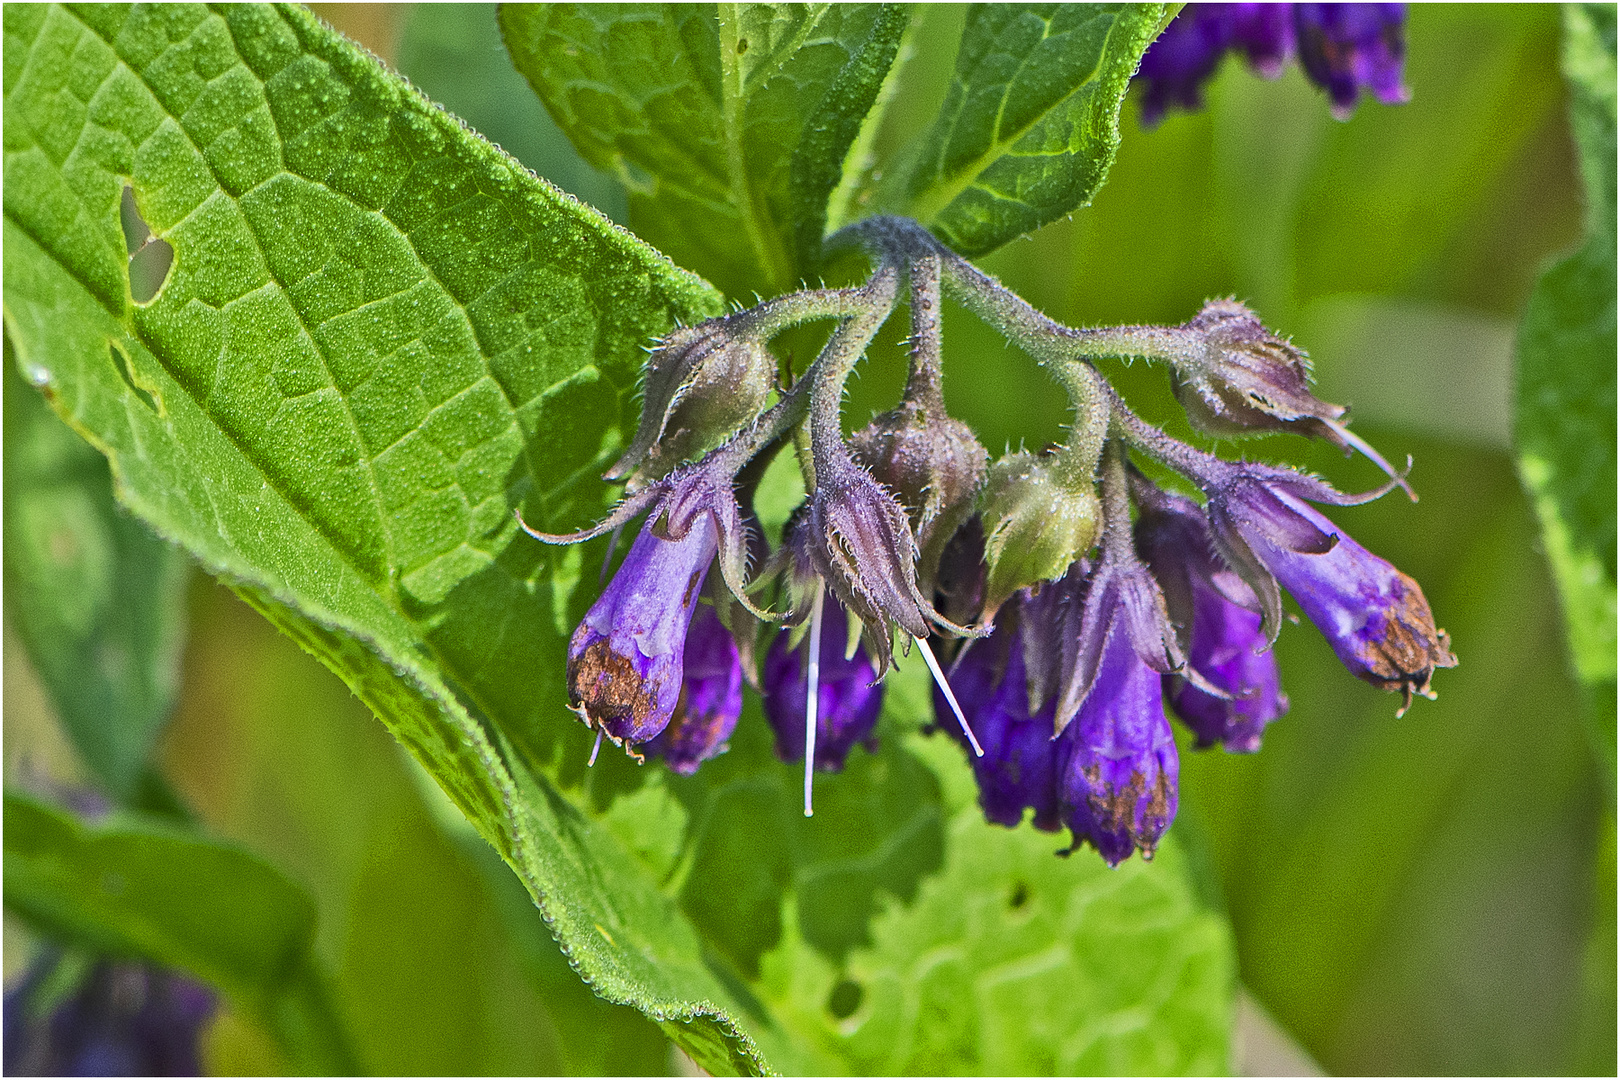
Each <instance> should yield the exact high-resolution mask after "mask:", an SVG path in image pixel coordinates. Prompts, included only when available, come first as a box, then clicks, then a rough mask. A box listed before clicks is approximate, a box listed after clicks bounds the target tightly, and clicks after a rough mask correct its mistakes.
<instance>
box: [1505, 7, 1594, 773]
mask: <svg viewBox="0 0 1620 1080" xmlns="http://www.w3.org/2000/svg"><path fill="white" fill-rule="evenodd" d="M1564 73H1565V77H1566V78H1567V79H1568V81H1569V85H1570V91H1571V116H1570V119H1571V125H1572V126H1573V128H1574V131H1575V138H1576V144H1577V147H1578V149H1579V152H1580V160H1581V172H1582V176H1583V179H1584V181H1585V186H1586V197H1587V238H1586V241H1585V243H1584V244H1582V246H1581V247H1580V249H1579V250H1577V251H1575V252H1574V253H1573V254H1571V255H1569V256H1567V257H1565V258H1564V259H1562V260H1561V261H1559V262H1558V263H1557V264H1556V265H1554V266H1552V267H1551V268H1549V269H1548V270H1547V272H1546V273H1545V274H1544V275H1542V278H1541V280H1540V281H1539V282H1538V283H1537V285H1536V289H1535V292H1534V293H1533V294H1532V295H1531V298H1530V305H1529V307H1528V309H1527V310H1526V311H1525V316H1524V322H1523V323H1522V324H1521V325H1520V328H1519V344H1518V387H1517V395H1516V397H1517V402H1516V418H1515V428H1516V432H1515V433H1516V436H1517V442H1518V449H1519V471H1520V474H1521V476H1522V477H1523V478H1524V482H1525V487H1526V488H1527V489H1528V490H1529V492H1530V495H1531V497H1532V498H1533V499H1534V500H1535V504H1536V511H1537V515H1538V516H1539V517H1540V519H1541V527H1542V539H1543V541H1544V543H1545V545H1546V549H1547V557H1548V561H1549V562H1550V563H1551V565H1552V570H1553V578H1554V580H1555V581H1556V582H1557V583H1558V592H1559V597H1560V599H1561V600H1562V602H1563V609H1564V624H1565V627H1566V629H1567V631H1568V637H1569V645H1570V652H1571V654H1572V656H1573V659H1574V663H1575V671H1576V674H1577V676H1578V677H1579V678H1580V680H1581V682H1582V683H1583V684H1585V685H1586V686H1587V687H1588V688H1589V691H1590V694H1591V699H1592V703H1593V706H1594V707H1593V709H1592V710H1591V711H1592V720H1593V740H1594V744H1595V746H1596V747H1597V750H1598V753H1599V756H1600V757H1601V758H1602V759H1603V760H1604V763H1605V766H1606V768H1607V770H1608V777H1609V784H1610V789H1611V790H1612V789H1613V785H1614V768H1615V719H1614V693H1615V650H1616V638H1615V483H1616V480H1615V475H1616V474H1615V350H1616V337H1615V13H1614V7H1613V6H1612V5H1604V4H1593V5H1571V6H1570V7H1568V8H1566V9H1565V43H1564Z"/></svg>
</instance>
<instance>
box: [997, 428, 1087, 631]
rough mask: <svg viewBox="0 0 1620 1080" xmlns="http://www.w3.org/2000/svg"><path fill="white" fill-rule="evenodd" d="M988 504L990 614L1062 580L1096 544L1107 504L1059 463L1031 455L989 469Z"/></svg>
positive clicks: (1014, 457) (1012, 457)
mask: <svg viewBox="0 0 1620 1080" xmlns="http://www.w3.org/2000/svg"><path fill="white" fill-rule="evenodd" d="M985 492H986V494H985V500H984V510H983V516H984V524H985V541H984V559H985V564H986V566H987V569H988V573H987V578H986V581H985V614H984V616H983V618H984V619H985V620H987V621H988V620H989V619H990V617H991V616H992V615H993V614H994V612H995V610H996V609H997V608H999V607H1000V606H1001V605H1002V604H1003V603H1005V602H1006V601H1007V599H1008V598H1009V597H1011V596H1012V594H1013V593H1015V592H1017V591H1018V590H1019V589H1021V588H1023V587H1025V586H1027V585H1034V584H1036V583H1037V582H1041V581H1055V580H1057V579H1058V578H1060V577H1062V576H1063V575H1064V573H1065V572H1066V571H1067V570H1068V568H1069V565H1070V564H1071V563H1073V562H1074V561H1075V560H1076V559H1078V558H1080V557H1081V556H1082V555H1084V554H1085V553H1086V552H1087V551H1089V550H1091V546H1092V544H1094V543H1095V542H1096V540H1097V530H1098V525H1099V522H1100V520H1101V518H1102V504H1101V502H1099V501H1098V498H1097V492H1096V489H1095V488H1094V487H1092V486H1091V485H1084V486H1080V487H1072V486H1069V485H1066V484H1065V483H1064V482H1063V481H1062V480H1061V479H1060V478H1059V476H1058V470H1057V468H1055V459H1053V458H1052V457H1050V456H1046V455H1036V454H1032V453H1029V452H1027V451H1025V452H1020V453H1017V454H1009V455H1007V456H1006V457H1003V458H1002V459H1001V460H1000V461H997V462H996V463H995V464H994V465H992V466H990V475H989V480H988V483H987V484H986V485H985Z"/></svg>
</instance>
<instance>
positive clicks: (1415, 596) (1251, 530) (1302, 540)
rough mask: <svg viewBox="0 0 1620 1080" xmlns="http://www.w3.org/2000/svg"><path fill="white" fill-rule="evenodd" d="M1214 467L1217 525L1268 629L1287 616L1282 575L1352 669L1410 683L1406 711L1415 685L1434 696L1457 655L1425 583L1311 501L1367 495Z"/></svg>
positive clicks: (1211, 487)
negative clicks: (1438, 671) (1439, 674)
mask: <svg viewBox="0 0 1620 1080" xmlns="http://www.w3.org/2000/svg"><path fill="white" fill-rule="evenodd" d="M1211 460H1213V459H1211ZM1205 472H1206V476H1205V477H1204V478H1202V480H1201V482H1203V483H1204V485H1205V491H1206V493H1207V494H1208V495H1209V507H1208V510H1209V520H1210V526H1211V531H1212V532H1213V534H1214V536H1215V541H1216V544H1217V546H1218V547H1219V549H1220V551H1221V554H1222V556H1223V557H1224V558H1225V560H1226V562H1227V563H1228V564H1229V565H1230V566H1232V567H1233V568H1234V569H1235V570H1237V571H1238V572H1239V573H1240V574H1241V575H1242V577H1243V579H1244V580H1245V581H1246V582H1247V583H1248V584H1249V586H1250V587H1251V588H1253V589H1254V592H1255V595H1256V597H1257V598H1258V599H1259V600H1260V607H1261V611H1262V614H1263V615H1264V616H1265V624H1266V625H1265V632H1266V635H1267V637H1270V638H1275V636H1276V628H1277V626H1278V623H1279V622H1280V619H1281V610H1282V609H1281V602H1280V599H1279V597H1278V594H1277V587H1278V584H1279V583H1280V584H1281V586H1282V587H1283V588H1285V589H1287V590H1288V592H1289V593H1290V594H1291V595H1292V596H1293V597H1294V599H1295V600H1296V601H1298V602H1299V606H1300V609H1301V610H1303V611H1304V612H1305V614H1306V616H1307V617H1308V618H1309V619H1310V620H1311V621H1312V622H1313V623H1315V624H1316V627H1317V629H1318V630H1320V631H1321V632H1322V634H1323V636H1324V637H1326V638H1327V639H1328V643H1329V644H1330V645H1332V647H1333V651H1334V652H1335V653H1336V654H1337V655H1338V657H1339V659H1340V660H1342V661H1343V662H1344V665H1345V666H1346V667H1347V668H1349V669H1350V671H1351V672H1352V673H1354V674H1355V675H1357V676H1358V677H1360V678H1362V679H1364V680H1366V681H1367V682H1369V683H1372V684H1373V685H1374V686H1377V687H1380V688H1381V689H1385V690H1400V691H1402V692H1403V694H1404V695H1405V702H1404V703H1403V705H1402V707H1401V711H1402V712H1405V710H1406V708H1407V707H1408V706H1410V705H1411V702H1412V695H1413V694H1414V693H1418V694H1422V695H1424V696H1425V697H1432V696H1433V692H1432V691H1431V690H1430V688H1429V681H1430V679H1431V678H1432V677H1433V675H1434V670H1435V668H1442V667H1453V666H1455V665H1456V663H1457V658H1456V657H1455V656H1453V655H1452V654H1451V640H1450V638H1449V637H1447V635H1446V632H1445V631H1444V630H1440V629H1437V628H1436V627H1435V625H1434V615H1433V613H1432V612H1431V611H1430V610H1429V602H1428V600H1426V599H1425V598H1424V596H1423V590H1422V589H1420V588H1419V587H1418V584H1417V582H1415V581H1413V580H1412V579H1411V578H1409V577H1407V576H1406V575H1405V574H1403V573H1401V572H1400V571H1399V570H1397V569H1395V567H1393V566H1391V565H1390V564H1389V563H1388V562H1386V561H1384V560H1383V559H1380V558H1379V557H1378V556H1376V555H1374V554H1372V553H1371V552H1369V551H1368V550H1367V549H1366V548H1364V547H1362V546H1361V545H1360V544H1358V543H1356V542H1355V541H1354V540H1352V539H1351V538H1350V537H1349V536H1346V535H1344V533H1343V532H1342V531H1341V530H1339V528H1338V527H1337V526H1335V525H1334V524H1333V522H1332V521H1330V520H1328V518H1327V517H1325V516H1324V515H1322V514H1321V513H1320V512H1318V511H1317V510H1316V509H1315V508H1313V507H1311V506H1309V505H1308V504H1307V503H1306V502H1305V500H1306V499H1311V500H1313V501H1315V502H1326V503H1334V504H1338V505H1345V504H1349V503H1352V502H1359V501H1363V500H1364V499H1365V496H1355V497H1353V496H1345V495H1341V494H1340V493H1338V492H1337V491H1334V490H1333V488H1331V487H1329V486H1328V485H1327V484H1324V483H1322V482H1321V481H1319V480H1315V479H1313V478H1311V477H1308V476H1303V475H1301V474H1299V473H1296V472H1293V471H1292V470H1288V469H1279V468H1274V467H1271V466H1263V465H1255V464H1247V465H1245V464H1233V465H1229V464H1226V463H1224V462H1221V463H1217V464H1216V465H1214V466H1209V467H1207V468H1206V469H1205Z"/></svg>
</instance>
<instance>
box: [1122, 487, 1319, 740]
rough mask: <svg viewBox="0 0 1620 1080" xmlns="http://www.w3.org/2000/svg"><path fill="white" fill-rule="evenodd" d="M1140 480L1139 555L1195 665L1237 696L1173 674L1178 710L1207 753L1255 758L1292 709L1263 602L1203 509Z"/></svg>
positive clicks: (1169, 682) (1171, 692)
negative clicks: (1222, 547) (1216, 749)
mask: <svg viewBox="0 0 1620 1080" xmlns="http://www.w3.org/2000/svg"><path fill="white" fill-rule="evenodd" d="M1133 481H1134V482H1133V489H1134V490H1135V492H1136V495H1137V505H1138V506H1139V507H1140V508H1141V516H1140V517H1139V518H1138V519H1137V523H1136V543H1137V549H1138V550H1139V551H1140V552H1141V555H1142V557H1143V558H1144V559H1145V560H1147V563H1148V565H1149V566H1150V567H1151V568H1152V570H1153V576H1154V577H1155V578H1156V579H1157V580H1158V582H1159V585H1160V587H1161V588H1163V590H1164V598H1165V605H1166V607H1167V608H1168V609H1169V612H1170V619H1171V621H1172V622H1173V623H1175V624H1176V625H1177V626H1178V627H1180V628H1181V629H1182V632H1183V633H1184V634H1185V635H1186V636H1187V663H1188V666H1189V667H1191V668H1192V669H1193V670H1195V671H1197V672H1198V673H1199V674H1200V675H1201V676H1203V678H1204V680H1205V681H1206V682H1207V683H1208V684H1210V685H1212V686H1214V687H1216V688H1217V689H1220V690H1222V691H1224V692H1225V693H1227V694H1229V695H1231V696H1230V698H1224V699H1223V698H1220V697H1217V696H1215V695H1214V694H1211V693H1207V692H1206V691H1204V690H1202V689H1199V688H1198V687H1196V686H1194V685H1192V684H1191V683H1189V682H1188V681H1187V680H1186V679H1184V678H1182V677H1181V676H1179V675H1166V676H1165V677H1164V680H1165V690H1166V693H1167V694H1168V696H1169V698H1170V704H1171V707H1172V708H1173V709H1174V710H1175V712H1176V714H1177V715H1178V716H1180V717H1181V719H1182V720H1183V721H1185V722H1186V724H1187V726H1188V727H1189V728H1191V729H1192V731H1193V733H1194V734H1195V735H1196V736H1197V738H1198V745H1199V746H1200V747H1207V746H1213V745H1214V744H1216V743H1222V744H1224V745H1225V747H1226V749H1228V750H1230V751H1233V752H1236V753H1253V752H1255V751H1257V750H1259V749H1260V736H1261V733H1262V732H1264V731H1265V728H1266V725H1267V724H1269V723H1270V722H1271V721H1273V720H1275V719H1276V718H1277V717H1279V716H1281V715H1282V714H1283V713H1284V712H1286V711H1287V710H1288V699H1287V698H1286V697H1284V696H1283V694H1282V691H1281V687H1280V685H1279V677H1278V673H1277V657H1276V655H1275V654H1274V653H1273V652H1272V651H1271V643H1270V641H1268V640H1267V638H1266V635H1265V633H1264V631H1263V630H1262V628H1261V619H1260V615H1259V614H1258V608H1259V606H1260V605H1259V601H1258V600H1256V599H1255V596H1254V592H1253V590H1251V589H1250V588H1249V587H1248V586H1247V585H1246V584H1244V582H1243V580H1242V579H1241V578H1239V577H1238V576H1237V575H1236V574H1235V573H1233V572H1232V571H1231V569H1229V568H1228V567H1227V566H1226V565H1225V564H1224V563H1222V562H1221V560H1220V558H1219V557H1218V556H1217V555H1216V554H1215V549H1214V539H1213V538H1212V537H1211V536H1210V533H1209V525H1208V523H1207V521H1206V520H1205V518H1204V514H1203V511H1202V510H1201V509H1199V507H1198V504H1196V503H1194V502H1193V501H1192V500H1191V499H1188V498H1186V497H1185V496H1181V495H1172V494H1170V493H1168V492H1165V491H1161V490H1160V489H1158V488H1157V487H1155V486H1153V485H1152V484H1151V483H1149V482H1148V481H1147V480H1146V479H1145V478H1142V477H1140V476H1137V477H1133Z"/></svg>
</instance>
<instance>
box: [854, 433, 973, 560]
mask: <svg viewBox="0 0 1620 1080" xmlns="http://www.w3.org/2000/svg"><path fill="white" fill-rule="evenodd" d="M849 446H850V450H851V451H853V452H854V456H855V460H856V461H858V462H859V463H860V464H862V465H864V466H866V468H867V469H868V470H869V471H870V472H871V473H872V476H873V477H874V478H876V479H877V481H878V482H879V483H881V484H882V485H883V486H884V487H886V488H888V489H889V491H890V492H892V493H893V494H894V496H895V497H896V498H898V499H899V500H900V505H901V506H903V507H905V509H906V515H907V517H908V518H910V521H911V529H912V532H913V533H914V534H915V535H916V539H917V550H918V559H917V576H918V578H919V579H920V580H921V581H922V582H923V584H924V587H925V592H926V587H927V586H928V585H929V584H930V583H931V582H932V581H933V578H934V573H935V570H936V569H937V568H938V566H939V557H940V553H941V552H942V551H943V550H944V548H945V543H946V541H948V540H949V539H950V538H951V536H952V535H953V534H954V533H955V532H956V530H957V529H958V528H959V527H960V526H961V524H962V522H964V521H966V520H967V518H968V516H969V515H971V514H972V513H973V503H974V499H975V496H976V495H977V494H978V490H979V484H980V482H981V481H983V479H984V471H985V465H986V463H987V462H988V461H989V459H990V455H989V453H988V452H986V450H985V448H984V447H983V446H982V445H980V443H979V440H978V439H976V438H974V436H973V430H972V429H971V428H969V427H968V426H967V425H966V424H964V423H962V422H961V421H960V420H953V419H951V418H950V417H949V416H944V415H930V413H929V410H927V409H926V408H924V407H923V406H921V405H918V404H915V403H913V402H904V403H902V404H901V406H900V407H899V408H898V409H895V410H893V411H892V412H887V413H884V414H883V415H882V416H879V417H877V418H875V419H874V420H873V421H872V422H871V423H870V424H868V425H866V427H864V428H862V429H861V430H860V431H858V432H856V433H855V434H854V435H853V436H852V437H851V438H850V440H849Z"/></svg>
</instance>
